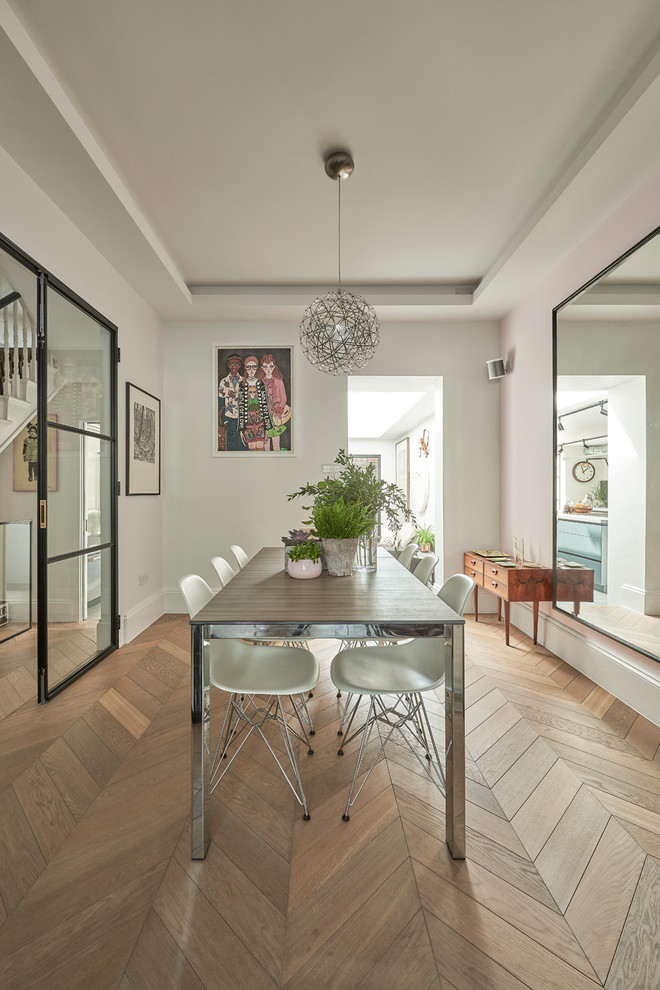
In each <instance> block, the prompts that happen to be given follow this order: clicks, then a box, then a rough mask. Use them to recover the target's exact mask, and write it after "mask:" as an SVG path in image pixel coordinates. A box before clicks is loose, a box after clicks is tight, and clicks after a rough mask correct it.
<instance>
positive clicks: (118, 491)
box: [117, 481, 121, 495]
mask: <svg viewBox="0 0 660 990" xmlns="http://www.w3.org/2000/svg"><path fill="white" fill-rule="evenodd" d="M117 494H118V495H121V481H118V482H117Z"/></svg>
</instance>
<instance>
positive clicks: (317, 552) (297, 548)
mask: <svg viewBox="0 0 660 990" xmlns="http://www.w3.org/2000/svg"><path fill="white" fill-rule="evenodd" d="M320 559H321V544H320V543H318V542H317V541H316V540H306V541H305V542H304V543H296V544H295V545H294V546H292V547H291V549H290V550H289V560H313V561H314V563H316V561H317V560H320Z"/></svg>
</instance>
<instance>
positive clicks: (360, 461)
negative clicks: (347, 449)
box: [351, 454, 380, 481]
mask: <svg viewBox="0 0 660 990" xmlns="http://www.w3.org/2000/svg"><path fill="white" fill-rule="evenodd" d="M351 456H352V458H353V463H354V464H355V466H356V467H359V468H361V469H362V470H363V471H364V469H365V468H368V467H369V465H370V464H373V466H374V468H375V477H376V479H377V480H378V481H380V454H352V455H351Z"/></svg>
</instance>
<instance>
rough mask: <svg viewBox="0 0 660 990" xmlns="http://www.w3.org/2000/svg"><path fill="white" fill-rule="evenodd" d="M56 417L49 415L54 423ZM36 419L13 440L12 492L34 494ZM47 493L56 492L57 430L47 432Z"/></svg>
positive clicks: (36, 457) (36, 455) (36, 461)
mask: <svg viewBox="0 0 660 990" xmlns="http://www.w3.org/2000/svg"><path fill="white" fill-rule="evenodd" d="M56 419H57V417H56V416H53V415H52V414H51V415H50V420H51V421H52V422H55V421H56ZM38 458H39V455H38V451H37V419H36V417H35V418H34V419H33V420H31V421H30V422H29V423H28V424H27V426H24V427H23V429H22V430H21V432H20V433H19V434H18V436H17V437H16V438H15V440H14V491H15V492H36V490H37V473H38V467H39V464H38ZM48 491H49V492H56V491H57V430H54V429H49V430H48Z"/></svg>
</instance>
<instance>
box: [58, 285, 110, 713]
mask: <svg viewBox="0 0 660 990" xmlns="http://www.w3.org/2000/svg"><path fill="white" fill-rule="evenodd" d="M45 308H46V314H47V323H46V362H45V363H46V365H47V366H48V368H49V369H52V370H51V371H50V381H49V387H48V393H47V400H46V402H45V418H46V421H47V437H48V442H47V444H46V449H45V450H43V451H42V454H43V456H44V457H45V460H46V463H47V465H48V474H49V476H50V479H51V483H50V485H49V488H48V491H47V492H45V493H44V492H43V491H42V490H41V489H40V496H39V497H40V499H41V500H43V499H44V495H45V496H46V503H47V511H46V512H45V513H44V514H43V517H42V524H43V522H44V521H45V523H46V525H45V528H40V534H41V539H42V543H41V545H40V552H42V553H43V555H44V557H45V566H46V573H47V592H46V596H45V597H46V609H45V615H44V620H45V621H46V622H47V643H46V644H45V647H43V648H42V646H41V644H40V650H42V649H43V650H45V653H46V657H47V664H46V671H45V674H44V675H43V677H44V680H45V687H44V694H45V696H46V697H48V696H49V694H50V693H51V692H52V691H53V690H57V689H59V688H61V687H63V686H64V685H65V683H66V682H67V681H69V680H70V679H72V678H74V677H75V676H77V674H79V673H80V671H81V670H82V669H84V668H85V667H87V666H88V665H90V664H91V663H93V662H95V661H96V660H98V659H100V658H101V657H102V656H103V655H105V653H107V652H109V651H110V650H112V649H113V648H115V647H116V645H117V621H116V611H117V595H116V536H115V533H116V489H117V484H116V477H117V470H116V460H117V455H116V402H115V396H116V372H115V367H116V357H115V354H116V339H115V330H114V328H113V327H111V326H110V325H108V326H106V325H105V324H104V322H103V320H102V318H97V317H96V316H94V315H93V314H91V313H90V312H88V311H87V309H86V308H84V307H83V306H82V304H80V303H79V301H78V300H76V301H73V300H72V299H69V298H68V297H67V296H66V295H65V294H64V291H63V290H60V288H59V287H54V286H53V285H51V284H50V283H48V284H47V288H46V307H45ZM40 614H41V613H40ZM42 700H44V699H43V698H42Z"/></svg>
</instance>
